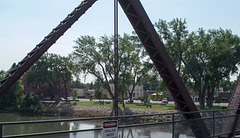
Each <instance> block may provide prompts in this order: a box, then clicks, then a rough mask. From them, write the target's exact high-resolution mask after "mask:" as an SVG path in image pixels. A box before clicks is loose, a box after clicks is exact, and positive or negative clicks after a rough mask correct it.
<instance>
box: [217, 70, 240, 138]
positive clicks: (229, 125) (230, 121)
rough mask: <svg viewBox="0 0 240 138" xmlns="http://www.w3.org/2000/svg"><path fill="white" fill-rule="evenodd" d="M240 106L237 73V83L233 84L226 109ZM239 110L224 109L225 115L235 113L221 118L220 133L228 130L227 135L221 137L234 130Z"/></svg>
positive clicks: (239, 78)
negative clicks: (229, 116)
mask: <svg viewBox="0 0 240 138" xmlns="http://www.w3.org/2000/svg"><path fill="white" fill-rule="evenodd" d="M239 108H240V74H239V75H238V79H237V83H236V85H235V88H234V90H233V93H232V96H231V99H230V101H229V104H228V108H227V109H239ZM239 114H240V110H228V111H226V113H225V115H235V116H233V117H231V118H225V119H224V120H223V124H222V128H221V133H225V132H228V133H230V134H229V135H224V136H221V138H224V137H226V138H228V137H232V134H231V132H234V130H235V129H236V126H237V122H238V119H239Z"/></svg>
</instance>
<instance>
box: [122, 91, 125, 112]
mask: <svg viewBox="0 0 240 138" xmlns="http://www.w3.org/2000/svg"><path fill="white" fill-rule="evenodd" d="M122 106H123V111H125V103H124V92H122Z"/></svg>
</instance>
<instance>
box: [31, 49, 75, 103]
mask: <svg viewBox="0 0 240 138" xmlns="http://www.w3.org/2000/svg"><path fill="white" fill-rule="evenodd" d="M62 62H67V63H68V58H64V57H61V56H59V55H57V54H51V53H46V54H44V55H43V56H42V57H41V58H40V59H39V60H38V61H37V62H35V63H34V65H33V66H32V67H31V68H30V69H29V71H28V72H27V83H28V84H31V83H33V82H34V83H36V84H38V85H43V86H48V88H49V89H48V90H49V92H51V95H52V97H54V98H55V102H56V103H59V101H60V96H59V91H60V85H59V79H62V80H63V82H64V89H65V90H66V86H67V84H68V83H69V82H70V81H71V71H70V69H69V67H68V64H67V63H62ZM65 98H66V99H67V97H66V95H65Z"/></svg>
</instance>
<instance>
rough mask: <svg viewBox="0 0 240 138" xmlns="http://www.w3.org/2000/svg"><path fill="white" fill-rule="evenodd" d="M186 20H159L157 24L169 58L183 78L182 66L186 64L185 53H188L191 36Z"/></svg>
mask: <svg viewBox="0 0 240 138" xmlns="http://www.w3.org/2000/svg"><path fill="white" fill-rule="evenodd" d="M186 24H187V22H186V20H185V19H184V20H182V19H179V18H176V19H173V20H172V21H170V22H166V21H165V20H159V21H158V22H156V23H155V26H156V28H157V29H158V33H159V36H160V38H161V39H162V41H163V42H164V46H165V47H166V49H167V51H168V54H169V56H170V57H171V59H172V61H173V63H174V64H175V66H176V68H177V71H178V73H179V75H180V76H183V75H184V74H183V73H182V66H183V65H184V64H185V63H184V62H185V61H184V53H185V52H186V51H187V47H188V46H187V45H186V43H185V42H186V39H187V37H188V35H189V33H188V30H187V26H186Z"/></svg>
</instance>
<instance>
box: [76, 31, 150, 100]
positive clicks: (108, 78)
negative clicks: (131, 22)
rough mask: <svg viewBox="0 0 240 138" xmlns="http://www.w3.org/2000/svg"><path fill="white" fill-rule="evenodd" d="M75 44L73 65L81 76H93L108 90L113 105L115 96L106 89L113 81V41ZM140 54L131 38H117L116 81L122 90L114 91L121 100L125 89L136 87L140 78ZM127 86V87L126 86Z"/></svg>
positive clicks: (80, 40)
mask: <svg viewBox="0 0 240 138" xmlns="http://www.w3.org/2000/svg"><path fill="white" fill-rule="evenodd" d="M75 43H76V46H74V52H73V57H74V59H75V61H76V64H78V65H81V71H82V72H83V73H84V74H92V75H93V76H95V77H96V78H97V79H98V80H99V81H100V82H101V83H102V85H103V87H104V88H106V89H107V90H108V92H109V95H110V96H111V98H112V99H113V101H114V99H115V97H114V93H113V91H112V90H111V88H110V85H109V84H110V83H111V82H113V81H114V77H113V76H114V60H113V59H114V55H113V53H114V45H113V37H108V36H102V37H101V38H100V39H99V41H98V42H97V41H96V39H95V38H94V37H90V36H81V37H80V38H78V39H77V40H76V41H75ZM142 50H143V47H142V46H141V45H140V43H139V40H136V38H135V36H134V35H133V36H130V35H128V34H124V35H123V37H121V36H119V76H120V79H119V80H120V81H122V82H119V84H121V85H122V86H119V88H115V89H119V90H120V93H122V94H121V95H122V96H124V93H125V90H126V87H127V86H130V85H133V86H136V84H137V83H139V82H140V80H141V78H143V77H142V76H143V72H144V71H143V69H145V68H144V67H143V60H141V57H143V56H144V54H143V53H142V52H143V51H142ZM133 62H134V63H133ZM146 72H147V71H146V69H145V73H146ZM126 74H128V75H126ZM129 80H131V81H129ZM127 82H129V83H128V84H126V83H127ZM133 82H134V83H133ZM130 94H131V91H130ZM122 99H124V98H122ZM113 103H115V102H113ZM123 103H124V102H123Z"/></svg>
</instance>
